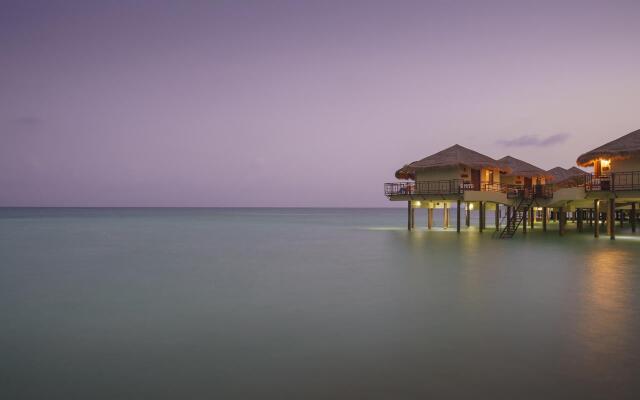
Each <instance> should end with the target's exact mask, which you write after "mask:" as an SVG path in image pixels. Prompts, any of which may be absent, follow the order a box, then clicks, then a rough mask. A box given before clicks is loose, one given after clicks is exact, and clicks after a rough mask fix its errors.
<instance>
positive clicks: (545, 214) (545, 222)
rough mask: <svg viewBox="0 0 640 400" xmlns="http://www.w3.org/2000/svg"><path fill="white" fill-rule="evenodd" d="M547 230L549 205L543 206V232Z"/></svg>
mask: <svg viewBox="0 0 640 400" xmlns="http://www.w3.org/2000/svg"><path fill="white" fill-rule="evenodd" d="M546 231H547V207H542V232H546Z"/></svg>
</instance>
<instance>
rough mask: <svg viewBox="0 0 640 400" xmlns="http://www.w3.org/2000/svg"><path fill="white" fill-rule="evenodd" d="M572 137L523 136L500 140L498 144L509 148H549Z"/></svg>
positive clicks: (562, 134) (566, 134)
mask: <svg viewBox="0 0 640 400" xmlns="http://www.w3.org/2000/svg"><path fill="white" fill-rule="evenodd" d="M569 136H571V135H570V134H568V133H556V134H554V135H549V136H547V137H540V136H538V135H522V136H518V137H515V138H513V139H499V140H498V141H496V143H498V144H501V145H503V146H507V147H549V146H553V145H554V144H560V143H564V142H566V141H567V139H569Z"/></svg>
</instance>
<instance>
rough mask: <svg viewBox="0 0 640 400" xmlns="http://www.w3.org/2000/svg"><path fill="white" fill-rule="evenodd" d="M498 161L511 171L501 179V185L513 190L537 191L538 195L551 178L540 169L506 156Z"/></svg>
mask: <svg viewBox="0 0 640 400" xmlns="http://www.w3.org/2000/svg"><path fill="white" fill-rule="evenodd" d="M498 161H499V162H501V163H502V164H504V165H506V166H507V167H508V168H509V169H511V172H509V173H506V174H505V175H504V176H503V177H502V183H503V184H504V185H507V187H511V188H512V189H515V190H526V191H535V190H537V191H538V193H539V192H540V191H541V190H543V189H544V188H545V183H547V181H548V180H549V179H550V178H551V175H550V174H549V173H547V171H545V170H543V169H542V168H539V167H536V166H535V165H533V164H529V163H528V162H526V161H522V160H519V159H517V158H515V157H511V156H506V157H502V158H501V159H499V160H498Z"/></svg>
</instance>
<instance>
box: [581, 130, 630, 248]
mask: <svg viewBox="0 0 640 400" xmlns="http://www.w3.org/2000/svg"><path fill="white" fill-rule="evenodd" d="M576 163H577V164H578V165H579V166H581V167H592V168H593V172H592V173H591V174H588V175H587V176H586V181H585V184H584V191H585V199H586V200H589V201H593V206H592V208H591V209H592V210H594V211H595V213H596V215H598V216H600V214H601V209H602V207H605V210H606V211H605V213H604V214H605V215H606V225H607V232H608V234H609V236H610V237H611V239H614V238H615V221H616V220H617V221H619V222H620V224H621V225H623V224H624V222H625V220H626V219H627V214H628V216H629V218H628V219H629V222H630V224H631V228H632V232H635V231H636V222H637V214H636V205H637V203H638V202H639V201H640V129H639V130H636V131H633V132H631V133H628V134H626V135H624V136H622V137H620V138H618V139H616V140H613V141H611V142H609V143H606V144H604V145H602V146H600V147H597V148H595V149H593V150H591V151H588V152H586V153H584V154H582V155H581V156H580V157H578V159H577V160H576ZM599 220H600V218H596V223H595V225H596V228H595V230H594V232H595V235H596V236H598V221H599Z"/></svg>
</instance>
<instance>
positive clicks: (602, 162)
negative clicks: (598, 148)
mask: <svg viewBox="0 0 640 400" xmlns="http://www.w3.org/2000/svg"><path fill="white" fill-rule="evenodd" d="M609 165H611V160H605V159H604V158H601V159H600V167H601V168H609Z"/></svg>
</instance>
